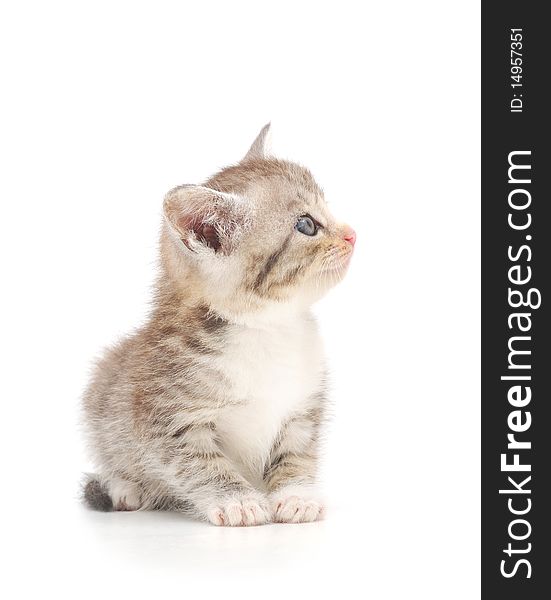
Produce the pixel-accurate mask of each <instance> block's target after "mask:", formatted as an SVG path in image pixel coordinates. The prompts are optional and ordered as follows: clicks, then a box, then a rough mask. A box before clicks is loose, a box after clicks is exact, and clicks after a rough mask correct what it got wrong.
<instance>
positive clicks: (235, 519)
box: [207, 494, 270, 527]
mask: <svg viewBox="0 0 551 600" xmlns="http://www.w3.org/2000/svg"><path fill="white" fill-rule="evenodd" d="M207 518H208V520H209V521H210V522H211V523H212V524H213V525H219V526H223V525H225V526H230V527H242V526H249V525H264V524H265V523H268V521H270V507H269V505H268V503H267V502H266V501H265V500H264V498H262V496H260V495H253V494H251V495H249V496H243V497H230V498H225V499H222V500H220V501H219V502H218V503H217V504H216V505H214V506H211V507H210V508H209V509H208V510H207Z"/></svg>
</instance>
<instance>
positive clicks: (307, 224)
mask: <svg viewBox="0 0 551 600" xmlns="http://www.w3.org/2000/svg"><path fill="white" fill-rule="evenodd" d="M295 229H296V230H297V231H300V233H303V234H304V235H310V236H312V235H316V233H317V232H318V224H317V223H316V222H315V221H314V219H312V217H311V216H310V215H302V217H299V218H298V220H297V224H296V225H295Z"/></svg>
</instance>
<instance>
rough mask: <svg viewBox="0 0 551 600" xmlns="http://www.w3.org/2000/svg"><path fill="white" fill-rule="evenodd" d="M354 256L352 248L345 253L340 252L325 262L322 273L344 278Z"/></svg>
mask: <svg viewBox="0 0 551 600" xmlns="http://www.w3.org/2000/svg"><path fill="white" fill-rule="evenodd" d="M352 254H353V250H352V248H351V249H350V250H346V251H344V252H343V251H339V252H338V253H335V254H332V255H331V256H329V257H327V258H326V260H325V261H324V263H323V265H322V268H321V272H322V273H327V274H328V275H333V276H334V275H335V274H337V275H340V276H341V277H342V276H344V275H345V274H346V271H347V270H348V267H349V266H350V260H351V259H352Z"/></svg>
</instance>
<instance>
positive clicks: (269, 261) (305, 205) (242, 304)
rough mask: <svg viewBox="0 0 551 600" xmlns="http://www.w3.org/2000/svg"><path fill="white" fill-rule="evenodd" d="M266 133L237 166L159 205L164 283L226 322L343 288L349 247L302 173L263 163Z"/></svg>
mask: <svg viewBox="0 0 551 600" xmlns="http://www.w3.org/2000/svg"><path fill="white" fill-rule="evenodd" d="M268 132H269V125H266V126H265V127H264V128H263V129H262V131H261V132H260V134H259V135H258V137H257V138H256V140H255V141H254V143H253V145H252V146H251V148H250V150H249V152H248V153H247V154H246V156H245V158H244V159H243V160H242V161H241V162H240V163H238V164H237V165H235V166H231V167H228V168H226V169H223V170H222V171H220V172H219V173H217V174H216V175H214V176H213V177H211V179H209V180H208V181H207V182H206V183H205V185H202V186H198V185H183V186H180V187H177V188H175V189H173V190H171V191H170V192H169V193H168V194H167V196H166V198H165V201H164V215H165V224H166V225H165V228H164V232H163V246H162V247H163V259H164V263H165V271H166V272H167V275H168V276H169V277H170V279H171V280H172V282H175V283H176V284H177V285H178V286H179V288H180V289H181V290H182V291H183V290H184V289H185V290H186V291H187V292H188V293H192V294H193V295H195V296H198V297H200V298H201V300H202V301H205V302H207V303H208V305H209V306H210V307H211V308H212V309H213V310H215V311H217V312H219V313H221V314H222V315H224V316H226V317H230V316H240V315H241V316H246V315H247V314H252V313H255V314H258V313H259V312H261V311H264V310H266V311H269V310H280V309H282V308H284V309H285V308H288V307H291V308H293V307H298V308H304V307H306V306H308V305H310V304H311V303H313V302H314V301H315V300H317V299H318V298H320V297H321V296H322V295H323V294H324V293H325V292H326V291H327V290H328V289H329V288H330V287H332V286H333V285H334V284H336V283H337V282H338V281H340V280H341V279H342V277H343V276H344V274H345V272H346V270H347V267H348V264H349V261H350V258H351V256H352V251H353V247H354V242H355V239H356V236H355V233H354V231H353V230H352V229H351V228H350V227H349V226H347V225H344V224H341V223H339V222H337V221H336V220H335V219H334V218H333V216H332V215H331V213H330V212H329V209H328V207H327V205H326V203H325V200H324V197H323V192H322V190H321V188H320V187H319V186H318V184H317V183H316V182H315V180H314V178H313V177H312V175H311V173H310V172H309V171H308V170H307V169H305V168H304V167H301V166H300V165H297V164H295V163H292V162H288V161H284V160H278V159H276V158H273V157H270V156H269V155H268V153H267V148H266V146H267V144H266V138H267V135H268Z"/></svg>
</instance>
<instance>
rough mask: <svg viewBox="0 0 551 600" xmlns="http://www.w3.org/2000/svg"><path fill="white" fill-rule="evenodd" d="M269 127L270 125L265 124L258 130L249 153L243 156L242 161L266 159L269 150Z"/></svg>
mask: <svg viewBox="0 0 551 600" xmlns="http://www.w3.org/2000/svg"><path fill="white" fill-rule="evenodd" d="M270 127H271V123H266V125H264V127H263V128H262V129H261V130H260V133H259V134H258V135H257V136H256V139H255V141H254V142H253V144H252V146H251V147H250V148H249V151H248V152H247V154H245V157H244V158H243V161H246V160H251V159H254V158H266V156H267V155H268V152H269V150H270Z"/></svg>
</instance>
